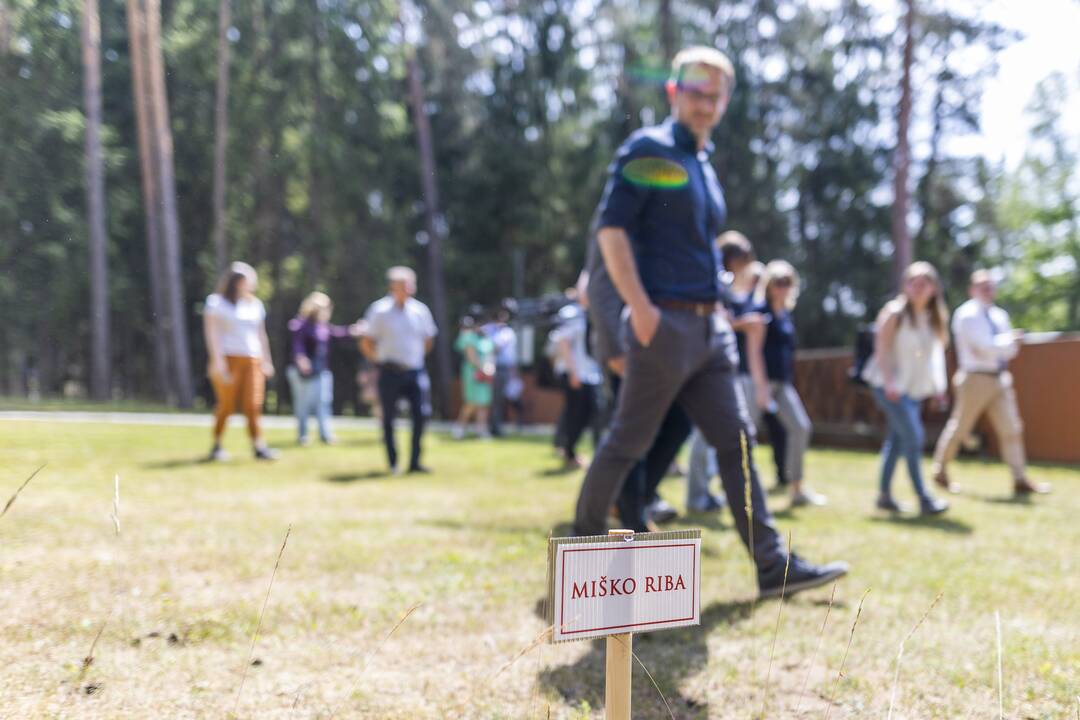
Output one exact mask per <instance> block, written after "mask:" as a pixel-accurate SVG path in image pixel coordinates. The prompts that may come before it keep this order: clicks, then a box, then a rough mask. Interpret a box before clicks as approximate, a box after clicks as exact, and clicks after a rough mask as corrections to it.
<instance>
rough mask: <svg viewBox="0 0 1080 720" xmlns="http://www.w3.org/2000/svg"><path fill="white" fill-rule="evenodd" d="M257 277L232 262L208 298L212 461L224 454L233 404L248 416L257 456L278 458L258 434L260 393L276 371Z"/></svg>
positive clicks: (205, 315)
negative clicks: (214, 402)
mask: <svg viewBox="0 0 1080 720" xmlns="http://www.w3.org/2000/svg"><path fill="white" fill-rule="evenodd" d="M256 282H257V276H256V275H255V268H253V267H251V266H250V265H248V264H247V263H242V262H234V263H233V264H232V265H230V266H229V269H228V270H226V271H225V274H224V275H222V277H221V281H220V282H219V283H218V288H217V292H215V293H213V294H212V295H210V296H209V297H208V298H206V308H205V311H204V312H203V332H204V334H205V337H206V354H207V356H208V360H209V367H208V368H207V371H208V373H207V374H208V375H209V376H210V383H211V384H212V385H213V386H214V395H215V397H216V398H217V407H216V408H215V409H214V447H213V448H212V449H211V450H210V459H211V460H225V459H227V458H228V456H227V455H226V453H225V451H224V450H223V449H222V447H221V436H222V434H223V433H224V432H225V426H226V424H227V423H228V422H229V416H230V415H232V414H233V412H234V411H235V410H236V409H237V408H239V409H240V411H241V412H243V413H244V415H245V416H246V417H247V425H248V435H249V436H250V437H251V444H252V447H253V449H254V452H255V459H257V460H275V459H277V453H275V452H274V451H273V450H271V449H270V448H268V447H267V446H266V441H265V440H264V439H263V434H262V422H261V420H262V404H263V395H264V392H265V388H266V379H267V378H269V377H273V376H274V363H273V362H272V361H271V359H270V341H269V340H268V339H267V337H266V309H265V308H264V307H263V304H262V301H261V300H259V298H257V297H255V284H256Z"/></svg>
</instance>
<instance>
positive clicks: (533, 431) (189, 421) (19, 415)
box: [0, 410, 553, 435]
mask: <svg viewBox="0 0 1080 720" xmlns="http://www.w3.org/2000/svg"><path fill="white" fill-rule="evenodd" d="M5 420H6V421H11V422H54V423H55V422H64V423H105V424H109V425H172V426H182V427H204V428H209V427H210V425H211V423H212V417H211V416H210V414H209V413H186V412H178V413H141V412H109V411H101V412H97V411H80V412H72V411H67V410H4V411H0V421H5ZM231 422H232V423H234V424H237V425H240V424H243V422H244V419H243V417H241V416H240V415H236V416H234V417H233V418H232V420H231ZM331 422H332V423H333V426H334V427H335V428H337V429H339V430H376V429H378V428H379V427H380V425H379V423H378V422H377V421H376V420H375V419H374V418H369V417H350V416H342V417H334V418H333V419H332V420H331ZM397 425H398V426H399V427H405V428H407V427H408V426H409V421H408V420H407V419H400V420H398V423H397ZM450 425H451V423H449V422H447V421H445V420H433V421H431V422H430V423H428V428H430V429H431V430H434V431H436V432H449V431H450ZM263 426H264V427H267V428H272V429H275V430H278V429H283V428H284V429H291V428H295V427H296V420H295V418H293V417H292V416H291V415H263ZM511 429H513V428H512V426H511ZM552 431H553V428H552V427H551V426H550V425H527V426H525V428H524V430H523V431H522V433H521V434H523V435H546V434H550V433H551V432H552Z"/></svg>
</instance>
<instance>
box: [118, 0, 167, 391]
mask: <svg viewBox="0 0 1080 720" xmlns="http://www.w3.org/2000/svg"><path fill="white" fill-rule="evenodd" d="M127 24H128V43H129V47H130V53H129V54H130V57H131V80H132V87H133V92H132V99H133V104H134V106H135V130H136V137H137V142H138V146H139V166H140V179H141V183H142V194H143V217H144V233H145V234H146V258H147V265H148V268H147V270H148V274H147V289H148V291H149V295H150V314H151V321H150V325H149V331H150V336H151V339H152V343H153V346H154V377H155V380H156V385H157V391H158V394H159V396H160V397H161V398H162V399H164V400H165V401H166V402H172V401H173V399H174V396H175V390H174V382H173V374H172V371H171V363H170V353H169V335H168V332H167V328H168V327H169V326H170V325H171V323H170V322H169V320H168V306H167V304H166V302H165V272H164V269H163V267H164V266H163V263H162V251H161V203H160V201H159V199H158V195H159V188H158V172H157V166H158V153H157V136H156V134H155V133H154V122H153V113H154V107H153V100H152V92H151V89H150V69H149V67H148V66H149V60H148V56H147V54H146V43H147V26H146V14H145V12H144V11H143V7H142V3H141V0H127Z"/></svg>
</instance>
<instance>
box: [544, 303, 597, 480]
mask: <svg viewBox="0 0 1080 720" xmlns="http://www.w3.org/2000/svg"><path fill="white" fill-rule="evenodd" d="M580 301H581V304H580V305H574V306H567V307H566V308H563V310H566V311H567V312H565V313H560V315H561V316H563V320H562V323H561V324H560V325H559V326H558V327H557V328H556V329H555V330H554V331H553V333H552V340H553V341H554V343H555V348H556V355H555V373H556V375H557V376H558V377H559V383H560V385H561V386H562V389H563V397H564V399H565V400H564V402H565V404H564V412H565V415H566V421H565V422H566V426H565V438H564V439H563V445H562V452H563V461H564V467H565V468H567V469H575V468H579V467H581V466H582V465H583V463H582V461H581V459H580V458H579V457H578V455H577V444H578V441H579V440H581V435H582V434H583V433H584V432H585V430H586V429H587V428H589V427H591V426H595V425H596V423H597V422H598V419H599V410H600V407H599V399H598V395H597V389H598V387H599V385H600V383H601V382H602V380H603V378H602V376H601V374H600V366H599V365H597V364H596V361H595V360H593V358H592V356H591V355H589V350H588V340H587V337H586V336H587V334H588V324H587V322H588V321H587V319H586V315H585V311H586V310H587V304H588V303H587V299H586V296H585V294H584V293H583V294H582V295H581V296H580ZM571 307H572V308H573V310H572V311H570V308H571Z"/></svg>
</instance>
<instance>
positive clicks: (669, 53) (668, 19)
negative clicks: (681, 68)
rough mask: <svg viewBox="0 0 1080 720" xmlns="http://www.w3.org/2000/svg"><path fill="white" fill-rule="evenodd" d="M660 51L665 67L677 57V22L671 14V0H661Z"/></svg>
mask: <svg viewBox="0 0 1080 720" xmlns="http://www.w3.org/2000/svg"><path fill="white" fill-rule="evenodd" d="M660 51H661V52H662V53H663V54H664V67H667V64H668V63H670V62H671V60H672V58H674V57H675V52H676V50H675V22H674V18H672V16H671V0H660Z"/></svg>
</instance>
